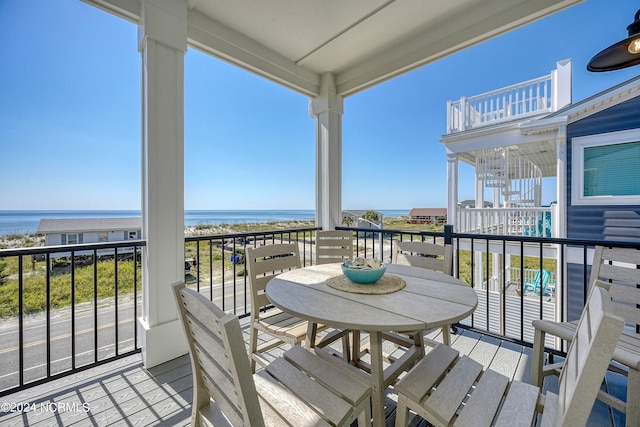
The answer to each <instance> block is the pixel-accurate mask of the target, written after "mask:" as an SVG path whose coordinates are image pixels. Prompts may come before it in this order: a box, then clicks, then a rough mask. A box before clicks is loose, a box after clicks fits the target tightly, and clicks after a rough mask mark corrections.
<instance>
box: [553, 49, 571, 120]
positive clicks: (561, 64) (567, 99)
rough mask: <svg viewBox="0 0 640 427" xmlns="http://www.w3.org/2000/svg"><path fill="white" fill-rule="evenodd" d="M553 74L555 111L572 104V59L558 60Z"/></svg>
mask: <svg viewBox="0 0 640 427" xmlns="http://www.w3.org/2000/svg"><path fill="white" fill-rule="evenodd" d="M556 65H557V68H556V69H555V70H554V71H553V72H552V76H553V111H558V110H559V109H561V108H562V107H565V106H567V105H569V104H571V60H570V59H564V60H562V61H558V62H557V64H556Z"/></svg>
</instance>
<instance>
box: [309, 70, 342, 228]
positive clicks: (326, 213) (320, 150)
mask: <svg viewBox="0 0 640 427" xmlns="http://www.w3.org/2000/svg"><path fill="white" fill-rule="evenodd" d="M310 112H311V114H312V115H313V117H315V119H316V226H318V227H322V228H323V229H325V230H332V229H334V228H335V227H336V226H339V225H340V224H341V220H342V218H341V217H340V216H341V214H342V114H343V112H344V101H343V98H342V96H340V95H338V94H337V93H336V84H335V80H334V76H333V74H331V73H327V74H324V75H323V76H322V80H321V82H320V95H318V96H317V97H316V98H313V99H312V100H311V104H310Z"/></svg>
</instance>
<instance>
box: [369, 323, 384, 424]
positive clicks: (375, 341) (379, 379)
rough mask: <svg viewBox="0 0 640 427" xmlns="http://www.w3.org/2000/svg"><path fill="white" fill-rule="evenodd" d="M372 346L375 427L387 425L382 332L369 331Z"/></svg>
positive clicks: (372, 410)
mask: <svg viewBox="0 0 640 427" xmlns="http://www.w3.org/2000/svg"><path fill="white" fill-rule="evenodd" d="M369 345H370V346H371V388H372V395H371V415H372V418H373V426H374V427H382V426H384V425H385V418H384V391H385V386H384V371H383V369H382V333H381V332H380V331H374V332H369Z"/></svg>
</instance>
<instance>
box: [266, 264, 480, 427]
mask: <svg viewBox="0 0 640 427" xmlns="http://www.w3.org/2000/svg"><path fill="white" fill-rule="evenodd" d="M385 274H392V275H395V276H397V277H400V278H401V279H403V280H404V281H405V282H406V286H405V287H404V288H403V289H401V290H399V291H396V292H393V293H388V294H374V295H367V294H360V293H351V292H346V291H341V290H338V289H334V288H332V287H330V286H329V285H327V280H328V279H330V278H332V277H336V276H340V275H342V271H341V269H340V264H339V263H337V264H325V265H314V266H311V267H305V268H301V269H296V270H291V271H288V272H285V273H282V274H280V275H278V276H276V277H275V278H273V279H272V280H271V281H270V282H269V283H268V285H267V288H266V293H267V297H268V298H269V300H270V301H271V302H272V303H273V304H274V305H275V306H276V307H278V308H279V309H281V310H283V311H286V312H288V313H291V314H295V315H297V316H299V317H301V318H303V319H307V320H309V321H310V322H315V323H319V324H324V325H328V326H331V327H336V328H341V329H349V330H355V331H365V332H367V333H369V344H370V349H369V352H370V355H371V362H370V374H367V375H366V378H368V380H369V383H370V385H371V386H372V389H373V395H372V401H373V402H372V415H373V423H374V426H382V425H384V392H385V389H386V387H387V385H388V384H389V383H390V382H391V381H392V380H393V379H395V378H396V377H397V376H398V375H399V374H400V373H401V369H404V368H406V369H408V368H410V367H411V365H412V364H413V363H414V362H415V360H416V357H420V356H421V355H422V354H424V352H423V349H422V348H421V347H420V348H419V349H418V348H413V349H410V350H411V351H408V352H407V355H406V358H405V359H404V360H398V362H396V363H393V364H392V366H390V367H389V368H387V371H385V370H384V369H383V355H382V339H383V333H384V332H414V331H421V330H426V329H432V328H439V327H442V326H445V325H450V324H452V323H456V322H458V321H460V320H462V319H464V318H466V317H467V316H469V315H470V314H471V313H472V312H473V311H474V310H475V308H476V305H477V304H478V297H477V295H476V293H475V291H474V290H473V289H472V288H471V287H470V286H468V285H467V284H466V283H464V282H462V281H461V280H459V279H456V278H454V277H452V276H448V275H446V274H443V273H440V272H436V271H433V270H428V269H424V268H418V267H410V266H404V265H396V264H389V265H387V270H386V273H385ZM361 286H367V285H361ZM356 357H357V356H356Z"/></svg>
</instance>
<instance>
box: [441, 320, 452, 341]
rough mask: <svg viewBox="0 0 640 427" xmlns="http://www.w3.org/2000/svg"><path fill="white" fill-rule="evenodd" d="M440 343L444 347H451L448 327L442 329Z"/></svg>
mask: <svg viewBox="0 0 640 427" xmlns="http://www.w3.org/2000/svg"><path fill="white" fill-rule="evenodd" d="M442 343H443V344H444V345H448V346H450V345H451V328H450V326H449V325H447V326H443V327H442Z"/></svg>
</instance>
